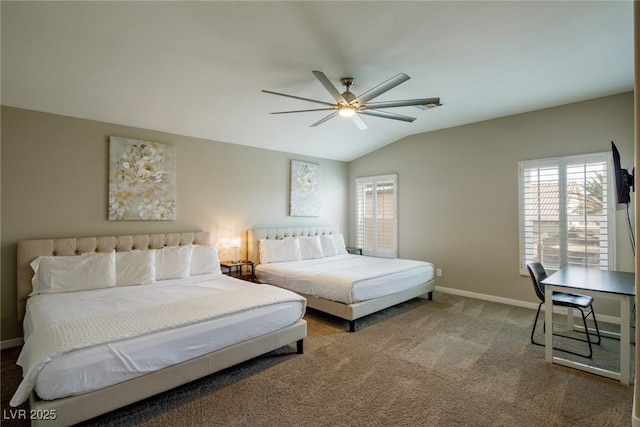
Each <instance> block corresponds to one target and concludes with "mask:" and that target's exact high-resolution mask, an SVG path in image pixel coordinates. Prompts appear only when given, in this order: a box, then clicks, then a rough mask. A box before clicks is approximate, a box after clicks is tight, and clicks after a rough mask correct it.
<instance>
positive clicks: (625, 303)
mask: <svg viewBox="0 0 640 427" xmlns="http://www.w3.org/2000/svg"><path fill="white" fill-rule="evenodd" d="M630 316H631V297H630V296H628V295H626V296H624V297H623V298H622V300H621V301H620V382H621V383H623V384H629V376H630V370H631V363H630V360H629V359H630V358H631V324H630V322H631V321H630Z"/></svg>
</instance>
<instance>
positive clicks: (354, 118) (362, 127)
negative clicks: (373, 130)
mask: <svg viewBox="0 0 640 427" xmlns="http://www.w3.org/2000/svg"><path fill="white" fill-rule="evenodd" d="M351 120H352V121H353V123H355V125H356V126H358V128H360V130H365V129H368V128H367V125H366V124H365V123H364V122H363V121H362V118H361V117H360V116H359V115H357V114H354V115H353V116H351Z"/></svg>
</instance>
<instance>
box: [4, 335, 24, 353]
mask: <svg viewBox="0 0 640 427" xmlns="http://www.w3.org/2000/svg"><path fill="white" fill-rule="evenodd" d="M22 344H24V341H22V338H14V339H12V340H5V341H0V350H4V349H5V348H12V347H20V346H21V345H22Z"/></svg>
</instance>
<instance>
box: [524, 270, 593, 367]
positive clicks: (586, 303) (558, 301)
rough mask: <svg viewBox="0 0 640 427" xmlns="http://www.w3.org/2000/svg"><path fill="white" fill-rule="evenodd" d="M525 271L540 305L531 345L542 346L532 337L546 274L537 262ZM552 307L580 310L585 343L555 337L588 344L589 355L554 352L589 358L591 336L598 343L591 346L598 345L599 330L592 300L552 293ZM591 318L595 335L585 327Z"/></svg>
mask: <svg viewBox="0 0 640 427" xmlns="http://www.w3.org/2000/svg"><path fill="white" fill-rule="evenodd" d="M527 270H529V275H530V276H531V281H532V282H533V288H534V290H535V291H536V295H537V296H538V298H540V301H541V302H540V304H539V305H538V312H537V313H536V320H535V321H534V322H533V329H532V330H531V342H532V343H533V344H536V345H541V346H544V344H541V343H537V342H536V341H535V340H534V338H533V335H534V333H535V330H536V325H537V323H538V317H539V316H540V309H541V308H542V305H543V304H544V284H542V281H543V280H544V279H546V278H547V272H546V271H545V269H544V267H543V266H542V264H540V263H539V262H532V263H529V264H527ZM553 305H557V306H561V307H567V308H570V309H573V308H575V309H578V310H580V313H581V314H582V323H583V324H584V331H585V335H586V337H587V339H586V341H585V340H583V339H580V338H576V337H571V336H568V335H561V334H555V333H554V335H556V336H560V337H564V338H569V339H573V340H577V341H582V342H586V343H588V344H589V354H588V355H585V354H580V353H576V352H573V351H570V350H563V349H559V348H557V349H556V350H559V351H562V352H565V353H571V354H575V355H577V356H582V357H587V358H589V359H590V358H591V357H592V356H593V349H592V347H591V344H592V341H591V336H592V335H594V336H597V337H598V341H597V342H593V344H600V329H598V322H597V320H596V314H595V312H594V311H593V298H592V297H590V296H587V295H581V294H567V293H564V292H554V293H553ZM586 310H589V312H588V313H587V314H586V315H585V314H584V313H585V311H586ZM569 314H570V315H573V314H572V313H569ZM589 316H591V317H592V318H593V323H594V324H595V329H596V333H595V334H592V333H590V332H589V329H588V327H587V317H589ZM543 328H546V325H544V327H543ZM543 330H544V329H543Z"/></svg>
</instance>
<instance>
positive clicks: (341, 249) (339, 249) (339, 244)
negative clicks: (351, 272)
mask: <svg viewBox="0 0 640 427" xmlns="http://www.w3.org/2000/svg"><path fill="white" fill-rule="evenodd" d="M333 238H334V242H335V244H336V255H345V254H347V253H348V252H347V245H346V244H345V243H344V236H343V235H342V233H340V234H334V235H333Z"/></svg>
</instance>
